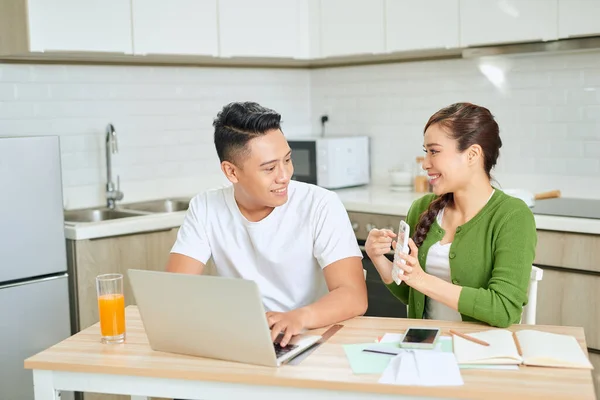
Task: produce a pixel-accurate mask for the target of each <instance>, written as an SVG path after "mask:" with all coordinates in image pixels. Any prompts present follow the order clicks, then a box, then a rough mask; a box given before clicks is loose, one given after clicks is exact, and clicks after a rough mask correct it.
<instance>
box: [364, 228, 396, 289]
mask: <svg viewBox="0 0 600 400" xmlns="http://www.w3.org/2000/svg"><path fill="white" fill-rule="evenodd" d="M395 237H396V234H395V233H394V232H392V231H391V230H389V229H371V231H370V232H369V236H367V241H366V242H365V252H366V253H367V256H369V258H370V259H371V261H373V264H374V265H375V268H376V269H377V272H379V275H380V276H381V279H382V280H383V282H384V283H386V284H389V283H391V282H393V281H392V263H391V261H390V260H388V259H387V258H386V257H385V254H387V253H388V252H389V251H390V248H394V249H395V248H396V241H395V240H394V238H395Z"/></svg>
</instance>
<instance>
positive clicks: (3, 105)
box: [0, 51, 600, 208]
mask: <svg viewBox="0 0 600 400" xmlns="http://www.w3.org/2000/svg"><path fill="white" fill-rule="evenodd" d="M482 64H483V65H487V66H488V67H489V66H492V73H493V71H497V70H501V71H503V72H504V80H503V81H494V79H493V78H494V76H493V75H491V78H488V77H486V75H484V74H483V72H482V71H486V69H485V68H483V67H482ZM494 68H495V69H494ZM487 71H489V68H488V70H487ZM242 100H253V101H258V102H259V103H262V104H264V105H266V106H269V107H272V108H274V109H276V110H277V111H279V112H280V113H281V114H282V120H283V128H284V131H285V133H286V134H287V135H288V136H291V135H293V136H304V135H310V134H315V133H318V132H320V130H321V127H320V123H319V120H320V118H319V117H320V116H321V115H322V114H328V115H329V122H328V123H327V126H326V134H327V135H363V134H366V135H370V136H371V138H372V142H371V147H372V174H373V179H374V181H375V182H376V183H385V184H387V183H388V178H387V177H388V170H389V169H390V168H392V167H394V166H397V165H400V164H402V163H403V162H406V161H408V162H411V163H412V162H413V161H414V158H415V157H416V156H418V155H421V154H422V152H421V145H422V130H423V126H424V124H425V122H426V121H427V119H428V118H429V117H430V116H431V114H432V113H433V112H435V111H437V110H438V109H440V108H441V107H444V106H446V105H449V104H451V103H454V102H458V101H470V102H474V103H476V104H481V105H483V106H486V107H489V108H490V110H491V111H492V112H493V113H494V115H495V116H496V118H497V120H498V122H499V124H500V129H501V137H502V140H503V143H504V145H503V147H502V149H501V157H500V162H499V165H498V167H497V169H496V171H495V172H494V176H495V177H496V178H497V180H498V181H499V183H500V185H501V186H502V187H505V188H508V187H511V188H512V187H521V188H527V189H530V190H533V191H543V190H550V189H555V188H558V189H561V190H562V191H563V195H567V196H582V197H593V198H600V178H598V176H599V174H600V165H599V164H600V117H599V116H600V52H599V51H594V52H589V53H579V54H555V55H548V54H545V55H539V56H519V57H509V58H489V59H468V60H443V61H429V62H412V63H397V64H383V65H374V66H357V67H344V68H325V69H315V70H296V69H260V68H256V69H255V68H196V67H149V66H100V65H91V66H82V65H34V64H0V136H19V135H59V136H60V137H61V152H62V168H63V186H64V197H65V206H66V207H67V208H78V207H87V206H95V205H102V204H104V202H105V196H104V190H105V183H106V182H105V181H106V177H105V154H104V135H105V127H106V125H107V124H108V123H109V122H111V123H113V124H114V125H115V127H116V129H117V134H118V138H119V153H118V154H116V155H114V157H113V163H114V174H115V177H116V175H119V176H120V178H121V189H122V190H123V191H124V192H125V199H124V200H126V201H137V200H145V199H150V198H158V197H167V196H178V195H190V194H193V193H196V192H198V191H200V190H204V189H206V188H210V187H214V186H216V185H220V184H222V183H224V178H223V177H222V173H221V171H220V169H219V164H218V159H217V156H216V153H215V150H214V145H213V143H212V133H213V131H212V119H213V118H214V116H215V115H216V113H217V112H218V110H220V108H221V107H222V106H223V105H224V104H226V103H228V102H230V101H242Z"/></svg>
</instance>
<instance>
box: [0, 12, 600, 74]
mask: <svg viewBox="0 0 600 400" xmlns="http://www.w3.org/2000/svg"><path fill="white" fill-rule="evenodd" d="M599 13H600V0H170V1H163V0H0V55H2V56H3V57H5V58H14V59H48V60H53V59H54V60H59V61H62V60H65V59H67V60H83V61H89V60H91V61H102V60H104V59H106V60H109V61H125V62H129V61H133V62H136V61H137V62H146V61H148V62H153V61H155V60H160V61H161V62H167V63H168V62H169V58H168V56H170V55H171V56H173V58H172V60H173V62H174V63H181V62H188V63H190V64H194V63H198V62H202V63H208V64H213V65H225V64H226V65H254V66H261V65H265V66H267V65H268V66H326V65H335V64H339V63H352V62H354V61H358V62H362V61H368V60H370V59H372V60H397V59H401V58H410V57H413V56H417V57H419V56H420V55H419V54H418V53H415V52H418V51H421V50H445V49H448V50H450V51H439V52H437V53H439V54H446V53H448V54H459V53H460V52H461V51H462V49H463V48H465V47H475V46H488V45H495V44H509V43H519V42H538V41H548V40H557V39H559V38H569V37H577V36H600V18H598V17H597V16H598V15H599ZM452 49H454V50H452ZM434 52H435V51H434ZM91 53H96V54H91ZM431 53H432V52H431V51H429V52H427V53H423V54H431ZM153 55H161V57H154V58H153V57H152V56H153ZM145 56H146V57H145ZM180 56H187V58H186V57H180ZM252 58H253V60H252Z"/></svg>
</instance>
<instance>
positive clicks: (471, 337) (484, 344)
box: [450, 329, 490, 346]
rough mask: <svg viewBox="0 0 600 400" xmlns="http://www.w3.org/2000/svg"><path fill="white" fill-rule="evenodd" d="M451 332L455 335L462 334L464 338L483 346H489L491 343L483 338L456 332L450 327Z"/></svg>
mask: <svg viewBox="0 0 600 400" xmlns="http://www.w3.org/2000/svg"><path fill="white" fill-rule="evenodd" d="M450 333H451V334H453V335H456V336H460V337H461V338H463V339H466V340H470V341H471V342H473V343H477V344H480V345H482V346H489V345H490V344H489V343H488V342H484V341H483V340H480V339H477V338H474V337H473V336H469V335H465V334H464V333H460V332H456V331H455V330H453V329H450Z"/></svg>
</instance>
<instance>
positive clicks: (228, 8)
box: [218, 0, 311, 58]
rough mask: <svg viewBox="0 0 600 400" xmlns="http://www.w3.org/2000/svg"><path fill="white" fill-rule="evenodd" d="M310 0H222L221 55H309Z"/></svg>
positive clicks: (298, 56)
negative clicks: (308, 0)
mask: <svg viewBox="0 0 600 400" xmlns="http://www.w3.org/2000/svg"><path fill="white" fill-rule="evenodd" d="M308 5H309V2H307V1H306V0H252V1H249V0H218V7H219V50H220V51H219V55H220V56H221V57H235V56H241V57H244V56H246V57H286V58H309V57H310V55H311V54H310V53H311V45H310V29H309V24H310V19H311V15H310V11H311V10H310V9H309V6H308Z"/></svg>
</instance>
